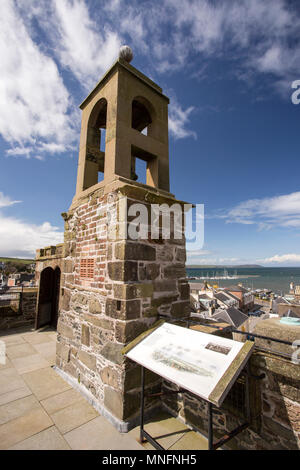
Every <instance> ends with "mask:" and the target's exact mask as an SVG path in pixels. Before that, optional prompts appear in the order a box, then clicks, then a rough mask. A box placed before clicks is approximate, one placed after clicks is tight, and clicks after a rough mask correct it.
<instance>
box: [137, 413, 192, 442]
mask: <svg viewBox="0 0 300 470" xmlns="http://www.w3.org/2000/svg"><path fill="white" fill-rule="evenodd" d="M145 431H147V432H148V433H149V434H150V435H151V436H152V437H154V438H155V439H156V440H157V442H158V443H159V444H160V445H161V446H162V447H163V448H164V449H166V450H167V449H169V448H170V447H172V446H173V445H174V444H175V443H176V442H177V441H178V440H179V439H181V438H182V437H183V436H184V435H185V434H187V433H189V432H190V429H189V428H188V427H187V426H185V424H183V423H181V422H180V421H179V420H177V419H175V418H173V417H172V416H170V415H169V414H168V413H166V412H164V411H162V412H156V413H155V414H154V416H153V417H151V418H150V422H149V419H148V420H147V421H146V424H145ZM129 435H131V436H132V437H133V438H134V439H136V440H138V439H139V437H140V427H139V426H137V427H136V428H134V429H132V430H131V431H129ZM142 445H143V447H144V448H145V449H147V450H151V449H153V446H152V445H151V444H150V443H149V442H145V443H143V444H142Z"/></svg>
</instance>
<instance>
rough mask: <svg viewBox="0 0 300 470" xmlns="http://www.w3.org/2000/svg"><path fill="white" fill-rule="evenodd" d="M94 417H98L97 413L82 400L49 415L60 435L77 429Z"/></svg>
mask: <svg viewBox="0 0 300 470" xmlns="http://www.w3.org/2000/svg"><path fill="white" fill-rule="evenodd" d="M96 416H99V413H98V412H97V411H96V410H95V408H93V407H92V405H90V404H89V403H88V402H87V401H86V400H84V399H83V400H81V401H78V402H76V403H73V404H72V405H71V406H68V407H66V408H63V409H62V410H59V411H57V412H56V413H53V414H51V418H52V420H53V421H54V423H55V425H56V427H57V428H58V429H59V431H60V432H61V433H62V434H65V433H66V432H68V431H71V430H72V429H74V428H78V426H80V425H82V424H84V423H87V422H88V421H91V420H92V419H93V418H95V417H96Z"/></svg>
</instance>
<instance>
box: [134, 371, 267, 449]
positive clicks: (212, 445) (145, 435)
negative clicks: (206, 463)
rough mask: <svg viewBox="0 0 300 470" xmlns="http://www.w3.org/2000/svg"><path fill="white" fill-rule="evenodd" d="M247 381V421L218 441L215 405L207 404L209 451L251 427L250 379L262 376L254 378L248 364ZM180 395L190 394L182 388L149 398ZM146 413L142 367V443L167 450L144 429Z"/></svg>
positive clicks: (150, 395)
mask: <svg viewBox="0 0 300 470" xmlns="http://www.w3.org/2000/svg"><path fill="white" fill-rule="evenodd" d="M242 373H245V376H246V381H245V402H246V415H247V421H246V422H245V423H243V424H242V425H240V426H238V427H237V428H235V429H234V430H233V431H230V432H228V433H227V434H225V435H224V436H223V437H221V438H220V439H219V440H218V441H216V442H214V441H213V404H212V403H211V402H209V401H207V400H205V401H206V403H207V404H208V430H207V431H208V432H207V435H208V450H216V449H218V448H219V447H221V446H222V445H224V444H226V442H228V441H229V440H231V439H232V438H233V437H235V436H236V435H237V434H239V433H240V432H242V431H244V430H245V429H246V428H248V427H249V426H250V400H249V398H250V395H249V377H250V376H251V377H253V378H255V379H257V380H260V379H262V378H263V377H262V376H254V375H253V374H251V373H250V370H249V365H248V364H247V365H246V367H245V372H242ZM179 393H189V392H188V390H184V389H182V388H180V389H179V390H176V391H170V392H160V393H156V394H149V395H148V396H149V397H150V398H151V397H152V398H154V397H158V396H162V395H168V394H179ZM144 411H145V368H144V367H143V366H141V417H140V442H141V443H142V442H145V440H147V441H148V442H150V444H152V445H153V447H154V448H155V449H157V450H166V449H164V448H163V447H162V446H161V445H160V444H159V442H157V440H156V439H155V438H154V437H153V436H151V435H150V434H149V433H148V432H147V431H145V429H144V424H145V419H144Z"/></svg>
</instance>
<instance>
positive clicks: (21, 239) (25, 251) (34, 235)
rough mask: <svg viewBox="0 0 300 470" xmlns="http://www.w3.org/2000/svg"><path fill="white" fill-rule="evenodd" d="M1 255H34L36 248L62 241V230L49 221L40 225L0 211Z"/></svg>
mask: <svg viewBox="0 0 300 470" xmlns="http://www.w3.org/2000/svg"><path fill="white" fill-rule="evenodd" d="M0 240H1V242H0V254H1V256H18V257H20V256H24V257H29V258H31V257H34V256H35V252H36V249H37V248H43V247H45V246H49V245H56V244H58V243H62V241H63V232H61V231H59V228H58V227H54V226H52V225H51V224H50V223H49V222H44V223H43V224H41V225H35V224H30V223H27V222H25V221H23V220H20V219H17V218H14V217H6V216H4V215H3V214H1V213H0Z"/></svg>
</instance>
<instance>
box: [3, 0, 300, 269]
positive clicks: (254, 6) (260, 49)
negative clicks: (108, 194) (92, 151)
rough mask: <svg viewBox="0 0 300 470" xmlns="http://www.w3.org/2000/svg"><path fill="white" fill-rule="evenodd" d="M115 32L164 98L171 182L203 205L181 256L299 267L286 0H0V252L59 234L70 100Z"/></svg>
mask: <svg viewBox="0 0 300 470" xmlns="http://www.w3.org/2000/svg"><path fill="white" fill-rule="evenodd" d="M121 44H129V45H130V46H131V47H132V49H133V52H134V59H133V62H132V65H134V66H135V67H137V68H138V69H140V70H141V71H143V72H144V73H145V74H147V75H148V76H150V77H151V78H152V79H153V80H154V81H156V82H157V83H158V84H159V85H160V86H161V87H162V88H163V90H164V92H165V94H167V95H168V96H169V97H170V99H171V103H170V106H169V131H170V175H171V191H172V192H173V193H175V195H176V196H177V197H178V198H179V199H183V200H185V201H188V202H192V203H204V204H205V243H204V246H203V249H202V250H198V251H195V252H191V253H189V257H188V262H189V263H191V264H205V263H208V264H242V263H260V264H264V265H266V266H267V265H269V266H280V265H281V266H289V265H295V266H299V265H300V230H299V228H300V187H299V170H300V159H299V128H300V105H296V104H293V102H292V100H291V96H292V93H293V92H296V93H297V88H296V89H295V90H294V89H292V83H293V82H294V81H296V80H300V70H299V69H300V66H299V64H300V5H299V2H296V1H284V0H264V1H261V0H247V1H246V0H236V1H235V0H231V1H230V2H228V1H221V0H220V1H205V0H180V1H179V0H162V1H161V2H158V1H151V2H150V1H134V0H133V1H130V2H125V1H123V0H112V1H110V2H108V1H100V0H47V1H46V0H38V1H36V0H29V1H27V2H24V1H22V0H1V2H0V57H1V74H0V106H1V108H0V159H1V166H0V168H1V170H0V256H1V255H2V256H25V257H31V256H33V254H34V252H35V249H36V248H39V247H41V246H47V245H49V244H55V243H59V242H60V241H61V240H62V232H63V220H62V218H61V215H60V214H61V212H64V211H66V210H67V209H68V207H69V206H70V203H71V200H72V197H73V195H74V192H75V183H76V171H77V158H78V139H79V134H80V111H79V109H78V105H79V104H80V103H81V102H82V100H83V99H84V98H85V96H86V95H87V94H88V93H89V91H90V90H91V89H92V88H93V87H94V86H95V84H96V83H97V81H98V80H99V79H100V78H101V76H102V74H103V73H104V72H105V70H107V69H108V68H109V66H110V65H111V64H112V63H113V62H114V60H115V59H116V57H117V56H118V51H119V47H120V45H121ZM298 85H299V91H300V82H299V84H298ZM299 97H300V92H299Z"/></svg>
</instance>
